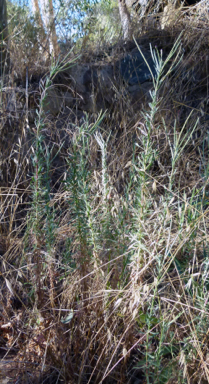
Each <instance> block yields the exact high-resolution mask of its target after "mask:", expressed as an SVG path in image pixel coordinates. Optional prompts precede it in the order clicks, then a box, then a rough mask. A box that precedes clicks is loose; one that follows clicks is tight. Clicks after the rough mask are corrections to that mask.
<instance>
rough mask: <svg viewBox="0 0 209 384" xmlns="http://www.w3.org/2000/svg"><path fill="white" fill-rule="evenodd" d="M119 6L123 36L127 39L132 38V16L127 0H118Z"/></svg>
mask: <svg viewBox="0 0 209 384" xmlns="http://www.w3.org/2000/svg"><path fill="white" fill-rule="evenodd" d="M118 8H119V14H120V20H121V26H122V30H123V37H124V39H125V40H130V39H131V38H132V28H131V18H130V13H129V11H128V8H127V6H126V2H125V0H118Z"/></svg>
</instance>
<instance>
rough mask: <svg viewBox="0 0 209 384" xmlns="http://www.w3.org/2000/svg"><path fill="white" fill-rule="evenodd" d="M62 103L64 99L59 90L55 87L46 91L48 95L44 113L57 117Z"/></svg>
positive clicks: (44, 103) (44, 102)
mask: <svg viewBox="0 0 209 384" xmlns="http://www.w3.org/2000/svg"><path fill="white" fill-rule="evenodd" d="M62 103H63V99H62V96H61V95H60V94H59V92H58V90H56V89H55V88H54V87H50V88H48V89H47V90H46V95H45V97H44V99H43V111H44V112H45V114H46V115H52V116H56V115H57V114H58V113H59V112H60V110H61V106H62Z"/></svg>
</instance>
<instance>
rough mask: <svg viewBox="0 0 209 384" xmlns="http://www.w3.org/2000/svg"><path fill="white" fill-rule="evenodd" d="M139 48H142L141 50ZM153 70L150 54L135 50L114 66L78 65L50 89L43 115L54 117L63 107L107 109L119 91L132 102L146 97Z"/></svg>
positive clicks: (91, 109)
mask: <svg viewBox="0 0 209 384" xmlns="http://www.w3.org/2000/svg"><path fill="white" fill-rule="evenodd" d="M142 49H143V48H142ZM150 70H151V72H152V74H153V75H155V68H154V64H153V60H152V58H151V54H150V52H149V51H147V50H143V55H142V54H141V53H140V52H139V50H138V49H137V48H136V47H135V48H134V49H132V50H131V51H130V52H128V53H126V54H124V55H123V56H122V57H120V59H118V60H117V61H116V62H115V63H112V64H109V63H108V64H106V63H100V64H88V65H87V64H85V65H82V64H78V65H75V66H74V67H72V68H70V69H69V70H67V71H66V72H65V77H64V80H63V81H60V80H59V85H57V86H56V85H54V87H50V88H49V89H48V90H47V92H46V96H45V98H44V112H45V113H46V115H47V116H56V115H57V114H58V113H59V112H61V110H65V108H70V109H77V110H81V111H86V112H88V113H98V112H100V111H101V110H106V109H111V108H112V106H114V102H116V101H117V99H118V95H119V94H121V91H120V90H121V87H122V88H123V96H124V95H125V97H128V98H130V99H131V100H132V101H133V102H134V103H137V101H138V100H137V99H138V98H139V99H140V100H141V98H142V97H146V96H147V95H149V90H150V89H151V88H152V74H151V72H150ZM66 79H67V80H66Z"/></svg>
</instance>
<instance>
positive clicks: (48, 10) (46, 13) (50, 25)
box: [42, 0, 59, 56]
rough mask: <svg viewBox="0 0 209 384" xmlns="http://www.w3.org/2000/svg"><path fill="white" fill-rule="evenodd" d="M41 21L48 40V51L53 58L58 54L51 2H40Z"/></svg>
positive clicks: (47, 0)
mask: <svg viewBox="0 0 209 384" xmlns="http://www.w3.org/2000/svg"><path fill="white" fill-rule="evenodd" d="M42 4H43V8H42V10H43V19H44V24H45V26H46V29H47V33H48V38H49V50H50V53H53V54H54V55H55V56H57V55H58V54H59V45H58V42H57V34H56V29H55V17H54V9H53V3H52V0H42Z"/></svg>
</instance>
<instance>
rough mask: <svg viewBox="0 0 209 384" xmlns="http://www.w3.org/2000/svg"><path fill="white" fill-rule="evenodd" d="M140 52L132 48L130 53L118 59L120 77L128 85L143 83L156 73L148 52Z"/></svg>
mask: <svg viewBox="0 0 209 384" xmlns="http://www.w3.org/2000/svg"><path fill="white" fill-rule="evenodd" d="M142 53H143V56H144V57H143V56H142V54H141V53H140V52H139V51H138V49H137V50H135V49H134V50H133V51H132V53H131V54H128V55H126V56H125V57H124V58H123V59H122V60H120V61H119V63H118V66H119V69H120V74H121V77H122V79H123V80H124V81H125V82H126V83H127V84H128V85H130V86H133V85H136V86H137V85H139V84H143V83H145V82H146V81H152V75H151V73H150V70H149V68H148V66H149V67H150V69H151V71H152V73H153V75H155V74H156V72H155V67H154V63H153V60H152V57H151V54H150V52H148V51H144V50H143V52H142Z"/></svg>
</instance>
